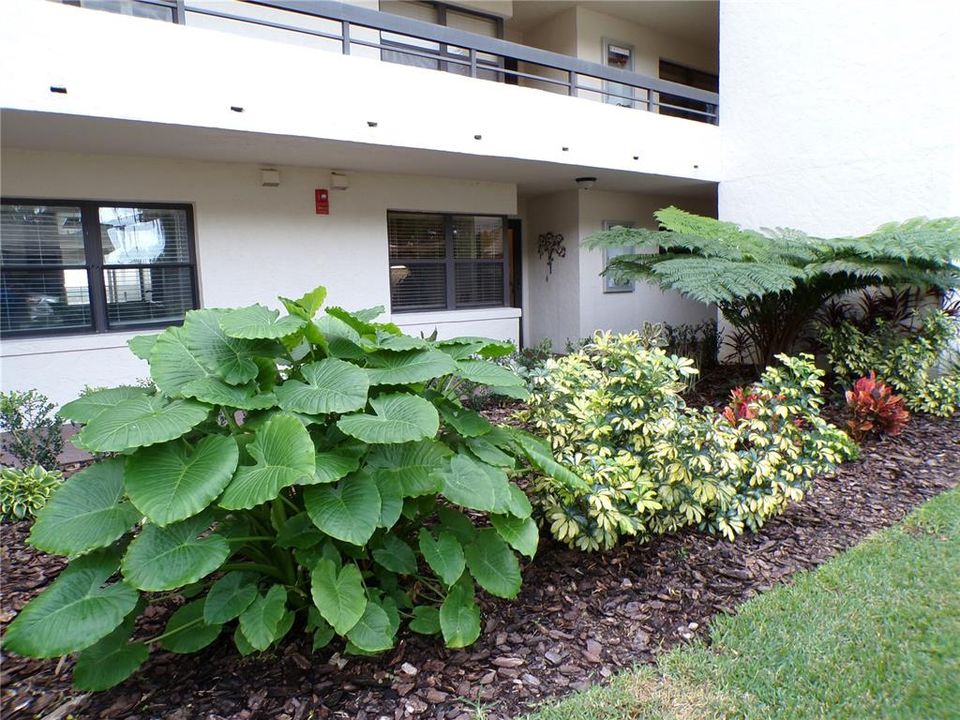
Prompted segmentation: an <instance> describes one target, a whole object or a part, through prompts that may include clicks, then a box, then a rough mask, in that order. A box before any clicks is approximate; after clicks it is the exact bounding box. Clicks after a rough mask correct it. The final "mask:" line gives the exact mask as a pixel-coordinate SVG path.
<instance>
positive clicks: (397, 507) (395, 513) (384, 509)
mask: <svg viewBox="0 0 960 720" xmlns="http://www.w3.org/2000/svg"><path fill="white" fill-rule="evenodd" d="M373 480H374V482H375V483H376V484H377V492H378V493H379V494H380V520H379V522H378V523H377V525H378V526H379V527H382V528H386V529H387V530H389V529H390V528H392V527H393V526H394V525H396V524H397V521H398V520H399V519H400V515H402V514H403V493H402V492H401V491H400V488H399V487H398V486H397V484H396V483H392V482H390V481H389V480H386V479H385V478H383V477H382V476H381V475H380V474H379V473H378V472H375V473H374V475H373Z"/></svg>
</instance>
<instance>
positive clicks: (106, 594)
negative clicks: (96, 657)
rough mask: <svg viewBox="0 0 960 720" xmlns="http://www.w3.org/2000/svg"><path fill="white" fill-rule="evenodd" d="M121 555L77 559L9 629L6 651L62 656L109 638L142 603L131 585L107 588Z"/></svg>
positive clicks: (106, 552)
mask: <svg viewBox="0 0 960 720" xmlns="http://www.w3.org/2000/svg"><path fill="white" fill-rule="evenodd" d="M117 565H118V558H117V555H116V553H113V552H110V551H101V552H98V553H93V554H91V555H86V556H84V557H82V558H79V559H77V560H74V561H73V562H72V563H70V565H69V566H68V567H67V569H66V570H64V571H63V572H62V573H60V576H59V577H58V578H57V579H56V580H55V581H54V582H53V584H52V585H51V586H50V587H48V588H47V589H46V590H44V591H43V592H42V593H41V594H40V595H39V596H37V597H36V598H34V600H32V601H31V602H30V603H29V604H28V605H27V606H26V607H25V608H24V609H23V610H21V611H20V614H19V615H17V617H16V619H15V620H14V621H13V622H12V623H11V624H10V627H9V628H7V633H6V635H5V636H4V645H5V649H6V650H8V651H10V652H15V653H17V654H18V655H25V656H27V657H36V658H49V657H59V656H61V655H66V654H68V653H72V652H77V651H79V650H83V649H84V648H87V647H90V646H91V645H93V644H94V643H96V642H97V641H99V640H100V639H102V638H104V637H106V636H107V635H109V634H110V633H111V632H112V631H113V630H114V629H115V628H116V627H117V626H118V625H120V623H121V622H123V619H124V618H125V617H126V616H127V615H128V614H129V613H130V611H132V610H133V608H134V607H135V606H136V604H137V599H138V598H139V594H138V593H137V591H136V590H134V589H133V588H132V587H130V586H129V585H127V584H126V583H122V582H118V583H114V584H112V585H105V583H106V581H107V579H108V578H109V577H110V576H111V575H113V574H114V573H115V572H116V571H117Z"/></svg>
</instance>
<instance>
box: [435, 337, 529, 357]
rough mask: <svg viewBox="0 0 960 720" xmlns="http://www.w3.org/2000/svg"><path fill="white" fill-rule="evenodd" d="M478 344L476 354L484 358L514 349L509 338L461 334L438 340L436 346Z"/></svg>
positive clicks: (503, 354) (513, 350) (501, 354)
mask: <svg viewBox="0 0 960 720" xmlns="http://www.w3.org/2000/svg"><path fill="white" fill-rule="evenodd" d="M472 345H479V347H478V348H477V349H476V350H475V353H476V354H477V355H480V356H481V357H485V358H495V357H503V356H505V355H509V354H510V353H512V352H515V351H516V348H515V347H514V345H513V343H512V342H510V341H509V340H492V339H490V338H485V337H470V336H462V337H455V338H448V339H446V340H440V341H439V342H438V343H437V347H444V348H446V347H458V346H459V347H462V346H472Z"/></svg>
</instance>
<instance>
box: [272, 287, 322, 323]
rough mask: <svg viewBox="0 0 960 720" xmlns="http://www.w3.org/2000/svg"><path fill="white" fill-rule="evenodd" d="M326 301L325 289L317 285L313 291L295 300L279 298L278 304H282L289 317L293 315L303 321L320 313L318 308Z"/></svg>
mask: <svg viewBox="0 0 960 720" xmlns="http://www.w3.org/2000/svg"><path fill="white" fill-rule="evenodd" d="M326 299H327V289H326V288H325V287H323V286H322V285H319V286H317V287H315V288H314V289H313V290H310V291H309V292H306V293H304V294H303V296H302V297H300V298H298V299H296V300H291V299H290V298H285V297H281V298H280V302H282V303H283V306H284V307H285V308H286V309H287V312H288V313H290V314H291V315H295V316H297V317H298V318H302V319H304V320H312V319H313V316H314V315H316V314H317V313H318V312H319V311H320V307H321V306H322V305H323V301H324V300H326Z"/></svg>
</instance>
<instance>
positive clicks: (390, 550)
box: [373, 534, 417, 575]
mask: <svg viewBox="0 0 960 720" xmlns="http://www.w3.org/2000/svg"><path fill="white" fill-rule="evenodd" d="M373 559H374V560H376V561H377V563H379V564H380V565H382V566H383V567H385V568H386V569H387V570H389V571H390V572H395V573H400V574H401V575H413V574H414V573H416V572H417V556H416V555H414V553H413V548H411V547H410V546H409V545H407V544H406V543H405V542H404V541H403V540H401V539H400V538H399V537H397V536H396V535H393V534H387V535H384V536H383V541H382V542H381V544H380V547H378V548H376V549H375V550H374V551H373Z"/></svg>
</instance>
